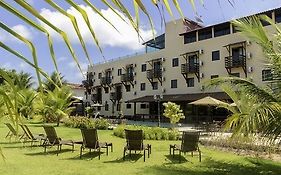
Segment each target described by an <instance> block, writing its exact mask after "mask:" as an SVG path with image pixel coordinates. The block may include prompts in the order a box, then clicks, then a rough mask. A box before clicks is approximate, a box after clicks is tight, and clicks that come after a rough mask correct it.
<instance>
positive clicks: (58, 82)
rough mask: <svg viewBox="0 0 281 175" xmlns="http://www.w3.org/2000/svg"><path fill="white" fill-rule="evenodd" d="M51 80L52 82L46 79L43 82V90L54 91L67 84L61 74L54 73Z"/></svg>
mask: <svg viewBox="0 0 281 175" xmlns="http://www.w3.org/2000/svg"><path fill="white" fill-rule="evenodd" d="M50 79H51V80H52V82H51V81H50V80H48V79H46V80H45V81H44V82H43V89H44V91H54V90H55V89H56V86H57V87H62V86H63V85H64V84H66V82H67V81H66V80H64V76H62V75H61V74H60V73H59V74H58V73H57V72H53V73H52V74H51V76H50Z"/></svg>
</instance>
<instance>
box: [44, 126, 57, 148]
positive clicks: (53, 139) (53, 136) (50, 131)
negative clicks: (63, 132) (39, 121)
mask: <svg viewBox="0 0 281 175" xmlns="http://www.w3.org/2000/svg"><path fill="white" fill-rule="evenodd" d="M43 128H44V130H45V133H46V135H47V139H48V141H49V142H50V143H52V144H55V143H58V142H59V140H60V138H59V137H58V135H57V132H56V130H55V128H54V127H53V126H43Z"/></svg>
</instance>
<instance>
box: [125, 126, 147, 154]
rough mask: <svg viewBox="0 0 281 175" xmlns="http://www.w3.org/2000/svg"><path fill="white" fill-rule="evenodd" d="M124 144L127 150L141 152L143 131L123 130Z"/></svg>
mask: <svg viewBox="0 0 281 175" xmlns="http://www.w3.org/2000/svg"><path fill="white" fill-rule="evenodd" d="M125 135H126V142H127V147H128V149H129V150H143V131H142V130H127V129H125Z"/></svg>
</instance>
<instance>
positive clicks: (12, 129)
mask: <svg viewBox="0 0 281 175" xmlns="http://www.w3.org/2000/svg"><path fill="white" fill-rule="evenodd" d="M5 125H6V126H7V127H8V128H9V131H8V133H7V135H6V137H5V138H7V137H9V139H11V138H12V137H13V136H15V137H16V138H17V137H19V139H22V138H23V135H22V134H18V132H17V131H16V130H15V128H14V127H13V126H12V125H11V124H10V123H5Z"/></svg>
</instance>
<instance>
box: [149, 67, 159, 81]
mask: <svg viewBox="0 0 281 175" xmlns="http://www.w3.org/2000/svg"><path fill="white" fill-rule="evenodd" d="M146 76H147V78H148V79H153V78H162V70H161V69H150V70H147V71H146Z"/></svg>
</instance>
